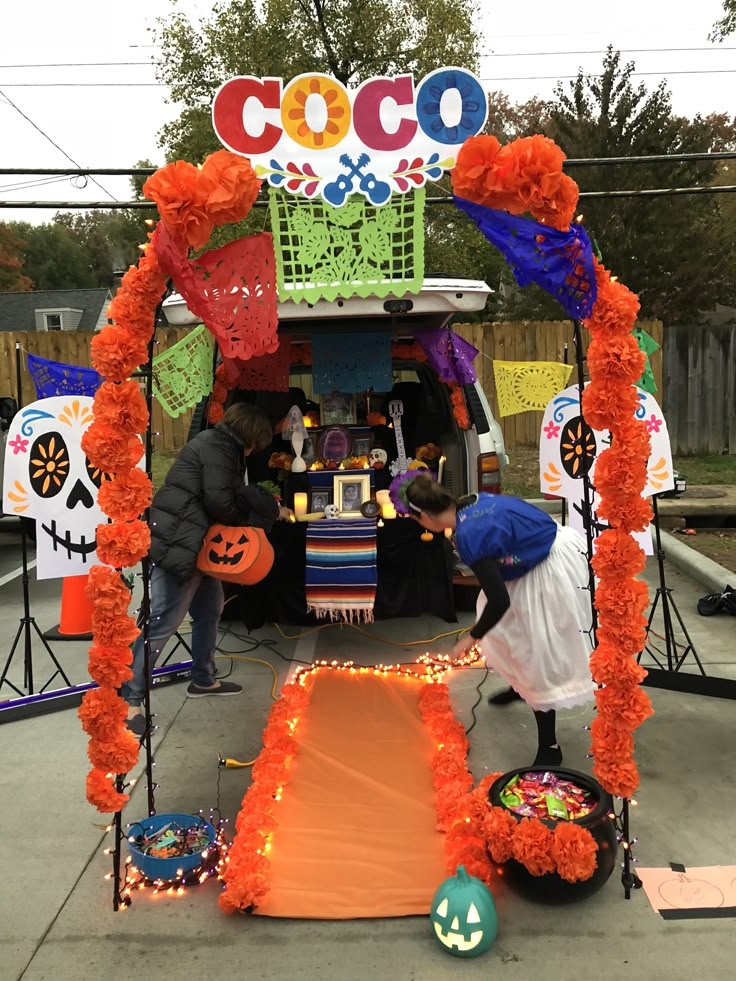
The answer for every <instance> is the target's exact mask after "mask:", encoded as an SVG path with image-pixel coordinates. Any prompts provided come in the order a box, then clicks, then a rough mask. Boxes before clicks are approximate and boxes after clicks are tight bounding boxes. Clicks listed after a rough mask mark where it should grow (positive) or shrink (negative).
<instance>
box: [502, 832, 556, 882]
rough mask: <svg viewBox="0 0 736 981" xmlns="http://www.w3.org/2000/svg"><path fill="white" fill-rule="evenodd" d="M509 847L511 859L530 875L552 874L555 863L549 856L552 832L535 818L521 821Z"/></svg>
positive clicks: (550, 855)
mask: <svg viewBox="0 0 736 981" xmlns="http://www.w3.org/2000/svg"><path fill="white" fill-rule="evenodd" d="M511 847H512V851H513V857H514V858H515V859H516V861H517V862H521V864H522V865H523V866H524V868H525V869H526V870H527V871H528V872H530V873H531V874H532V875H545V874H546V873H547V872H554V870H555V863H554V859H553V858H552V854H551V849H552V832H551V831H550V829H549V828H548V827H547V826H546V825H544V824H542V822H541V821H538V820H537V819H536V818H535V819H534V820H532V819H530V818H522V819H521V821H520V822H519V824H518V825H517V828H516V831H515V833H514V838H513V842H512V846H511Z"/></svg>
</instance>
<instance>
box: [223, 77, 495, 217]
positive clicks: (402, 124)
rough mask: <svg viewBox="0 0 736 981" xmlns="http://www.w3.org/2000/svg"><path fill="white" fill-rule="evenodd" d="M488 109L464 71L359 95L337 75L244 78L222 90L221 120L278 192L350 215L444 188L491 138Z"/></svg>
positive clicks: (365, 89)
mask: <svg viewBox="0 0 736 981" xmlns="http://www.w3.org/2000/svg"><path fill="white" fill-rule="evenodd" d="M487 115H488V100H487V97H486V93H485V90H484V89H483V86H482V85H481V83H480V82H479V81H478V79H477V78H476V77H475V76H474V75H472V74H471V73H470V72H468V71H465V70H464V69H462V68H438V69H437V70H436V71H433V72H430V74H429V75H426V76H425V77H424V78H423V79H422V81H421V82H420V83H419V85H417V86H415V84H414V77H413V75H397V76H396V77H394V78H386V77H380V78H371V79H368V81H366V82H363V84H362V85H360V87H359V88H357V89H355V90H349V89H347V88H345V86H344V85H343V84H342V83H341V82H338V81H337V79H335V78H332V77H331V76H329V75H322V74H318V73H313V74H308V75H298V76H297V77H296V78H294V79H292V80H291V81H290V82H289V83H288V84H287V85H284V82H283V81H282V79H280V78H255V77H253V76H250V75H247V76H239V77H237V78H232V79H230V80H229V81H228V82H225V84H224V85H222V86H221V87H220V89H219V90H218V92H217V94H216V95H215V98H214V101H213V103H212V119H213V125H214V129H215V132H216V133H217V136H218V138H219V139H220V141H221V142H222V143H223V144H224V146H226V147H227V148H228V149H229V150H232V151H233V152H234V153H239V154H242V156H244V157H248V158H249V159H250V160H251V161H252V163H253V165H254V166H255V168H256V171H257V173H258V174H259V176H261V177H264V178H266V179H267V180H268V182H269V184H271V185H272V186H273V187H280V188H282V189H284V190H286V191H288V192H289V193H291V194H300V195H303V196H305V197H308V198H312V197H318V196H321V197H322V198H324V200H325V201H326V202H327V203H328V204H330V205H331V206H332V207H335V208H339V207H341V206H342V205H343V204H344V203H345V201H346V200H347V198H348V196H349V195H350V194H353V193H360V194H363V195H364V196H365V197H366V198H367V199H368V200H369V201H370V202H371V204H374V205H383V204H386V202H387V201H388V200H389V198H390V197H391V195H392V194H393V193H396V192H398V193H401V194H404V193H406V192H407V191H411V190H415V189H416V188H418V187H422V186H423V185H424V184H425V183H426V181H427V180H437V179H438V178H439V177H440V176H441V175H442V173H443V171H444V170H449V169H450V168H452V167H454V165H455V159H456V156H457V151H458V149H459V147H460V146H462V144H463V143H464V142H465V140H466V139H467V138H468V137H469V136H475V135H476V134H477V133H480V131H481V130H482V129H483V127H484V125H485V122H486V118H487Z"/></svg>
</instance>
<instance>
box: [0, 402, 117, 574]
mask: <svg viewBox="0 0 736 981" xmlns="http://www.w3.org/2000/svg"><path fill="white" fill-rule="evenodd" d="M92 401H93V400H92V398H90V397H89V396H86V395H65V396H54V397H53V398H48V399H39V401H37V402H31V404H30V405H27V406H26V407H25V408H24V409H21V410H20V411H19V412H18V413H17V414H16V416H15V418H14V419H13V421H12V423H11V424H10V430H9V431H8V436H7V442H6V445H5V472H4V475H3V510H4V511H5V513H6V514H17V515H18V516H22V517H27V518H34V519H35V521H36V558H37V566H36V572H37V576H38V578H39V579H59V578H63V577H66V576H80V575H84V574H85V573H87V572H89V570H90V567H91V566H92V565H94V564H95V562H97V561H98V560H97V553H96V551H95V549H96V528H97V525H99V524H103V523H104V522H105V521H106V520H107V519H106V517H105V515H104V514H103V513H102V511H101V510H100V509H99V507H98V505H97V490H98V488H99V486H100V483H101V481H102V480H105V479H107V475H106V474H102V473H100V471H99V470H97V469H95V468H94V467H93V466H92V465H91V464H90V462H89V461H88V459H87V457H86V455H85V454H84V452H83V450H82V447H81V445H80V444H81V439H82V434H83V433H84V432H85V431H86V429H87V427H88V426H89V424H90V423H91V422H92Z"/></svg>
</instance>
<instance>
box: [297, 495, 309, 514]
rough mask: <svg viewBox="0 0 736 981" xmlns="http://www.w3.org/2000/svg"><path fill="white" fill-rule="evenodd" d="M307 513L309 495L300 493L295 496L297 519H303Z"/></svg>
mask: <svg viewBox="0 0 736 981" xmlns="http://www.w3.org/2000/svg"><path fill="white" fill-rule="evenodd" d="M306 513H307V495H306V494H304V493H302V492H298V493H296V494H294V514H295V515H296V516H297V518H303V517H304V515H305V514H306Z"/></svg>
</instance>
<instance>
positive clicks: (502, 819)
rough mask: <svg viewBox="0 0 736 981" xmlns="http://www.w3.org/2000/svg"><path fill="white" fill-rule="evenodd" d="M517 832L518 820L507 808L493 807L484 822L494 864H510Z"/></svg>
mask: <svg viewBox="0 0 736 981" xmlns="http://www.w3.org/2000/svg"><path fill="white" fill-rule="evenodd" d="M515 832H516V819H515V818H514V817H512V816H511V814H509V812H508V811H507V810H506V808H505V807H491V808H490V810H489V811H488V814H487V815H486V817H485V819H484V820H483V834H484V835H485V839H486V843H487V845H488V851H489V852H490V853H491V857H492V858H493V861H494V862H508V860H509V859H510V858H512V857H513V854H514V846H513V840H514V834H515Z"/></svg>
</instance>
